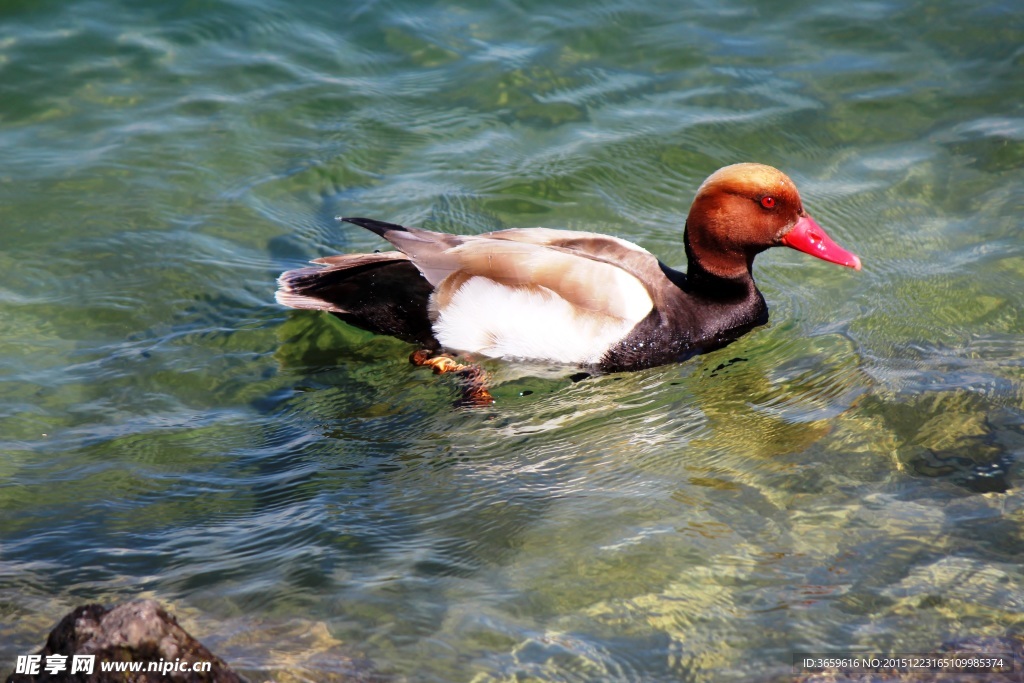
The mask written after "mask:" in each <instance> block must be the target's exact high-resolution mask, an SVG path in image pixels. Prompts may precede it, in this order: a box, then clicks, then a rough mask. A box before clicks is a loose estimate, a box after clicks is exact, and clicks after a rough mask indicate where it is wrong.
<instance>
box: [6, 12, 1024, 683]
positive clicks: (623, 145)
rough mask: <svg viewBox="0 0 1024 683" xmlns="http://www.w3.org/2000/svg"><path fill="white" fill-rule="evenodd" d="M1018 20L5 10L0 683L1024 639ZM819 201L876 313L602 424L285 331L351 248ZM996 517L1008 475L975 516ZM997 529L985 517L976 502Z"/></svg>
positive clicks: (674, 229)
mask: <svg viewBox="0 0 1024 683" xmlns="http://www.w3.org/2000/svg"><path fill="white" fill-rule="evenodd" d="M1021 93H1024V12H1022V10H1021V7H1020V4H1019V3H1017V2H1012V1H1010V0H1002V1H996V2H977V3H961V2H951V1H950V0H938V1H937V2H935V1H929V2H923V1H922V2H898V1H896V0H881V1H878V2H842V3H840V2H833V3H812V2H796V1H783V2H769V1H768V0H761V1H760V2H755V3H738V2H729V1H728V0H727V1H726V2H722V1H720V0H716V1H715V2H703V1H701V2H695V3H683V2H662V3H657V2H641V3H637V2H634V1H633V0H622V1H621V2H616V1H614V0H609V1H607V2H577V3H571V4H570V3H540V2H516V1H508V2H501V3H485V2H474V1H472V0H470V1H467V2H460V1H459V0H442V1H440V2H434V3H417V2H412V1H411V0H406V1H404V2H402V1H394V2H392V1H382V2H365V3H362V2H360V3H330V2H322V1H313V2H305V3H285V2H277V1H275V0H253V1H252V2H242V1H241V0H237V1H234V2H229V1H227V0H209V1H205V2H196V1H193V2H160V3H157V2H150V3H141V2H131V3H130V2H115V1H114V0H70V1H68V2H51V1H45V0H44V1H40V2H27V1H14V0H11V1H8V2H0V237H2V243H0V244H2V247H0V272H2V276H0V326H2V327H0V329H2V331H3V333H2V335H0V674H2V673H3V672H5V671H7V670H9V668H10V667H11V666H13V663H14V660H15V658H16V656H17V655H19V654H27V653H29V652H33V651H35V650H36V649H38V648H39V647H40V646H41V645H42V642H43V638H44V636H45V633H46V632H47V631H48V630H49V628H50V627H51V626H52V625H53V623H54V622H55V621H56V620H57V619H58V618H59V617H61V616H62V615H63V614H65V613H66V612H67V611H69V610H70V609H71V608H72V607H74V606H75V605H78V604H82V603H86V602H105V603H112V602H116V601H120V600H125V599H129V598H132V597H137V596H148V597H154V598H156V599H159V600H160V601H162V602H163V603H165V604H166V605H167V606H168V607H169V608H170V609H171V610H172V611H174V612H175V613H176V614H177V615H178V616H179V617H180V618H181V620H182V622H183V623H184V624H185V625H186V626H187V627H189V628H190V629H191V630H192V631H193V632H195V633H196V634H197V635H198V636H200V638H201V639H202V640H203V641H204V642H206V644H207V645H208V646H210V648H211V649H212V650H214V651H215V652H217V653H218V654H220V655H221V656H223V657H224V658H225V659H227V660H228V661H229V662H231V663H232V664H233V665H234V666H235V667H236V668H238V669H240V670H241V671H243V672H244V673H246V674H247V675H249V676H251V677H252V678H253V679H254V680H276V681H299V680H316V681H330V680H336V679H338V677H340V676H343V675H344V674H345V673H346V672H351V671H352V670H355V669H359V668H360V667H364V668H365V667H370V669H371V670H372V671H374V672H376V673H377V674H379V675H380V676H381V677H384V678H385V679H387V680H405V681H416V682H421V681H438V682H442V681H444V682H448V681H452V682H456V681H474V682H475V683H483V682H486V681H513V680H514V681H597V680H601V681H678V680H686V681H702V682H703V681H709V682H711V681H732V680H736V681H741V680H742V681H746V680H753V679H755V678H757V677H762V678H763V679H767V680H778V679H780V678H781V677H784V676H786V674H787V673H788V672H789V671H790V670H791V661H792V653H794V652H801V651H805V652H806V651H812V652H851V651H853V652H886V651H890V652H891V651H895V652H923V651H928V650H930V649H932V648H934V647H936V646H937V645H938V644H939V643H941V642H942V641H944V640H948V639H951V638H956V637H961V636H967V635H998V634H1002V633H1005V632H1006V631H1008V630H1009V631H1013V630H1017V631H1019V630H1020V629H1021V627H1022V626H1024V570H1022V568H1021V566H1022V561H1024V497H1022V494H1021V488H1020V483H1021V470H1020V465H1019V464H1015V458H1016V459H1019V458H1020V456H1021V455H1022V454H1024V337H1022V332H1024V322H1022V319H1021V310H1022V306H1024V286H1022V283H1024V239H1022V231H1021V221H1022V218H1021V216H1022V215H1024V174H1022V167H1024V101H1022V98H1021ZM737 161H759V162H763V163H769V164H772V165H775V166H778V167H779V168H781V169H783V170H784V171H786V172H787V173H788V174H790V175H791V176H792V177H793V178H794V180H795V181H796V183H797V185H798V186H799V187H800V188H801V192H802V194H803V198H804V203H805V205H806V206H807V208H808V209H809V211H810V212H811V213H812V215H814V216H815V218H816V219H817V220H818V222H819V223H821V225H822V226H824V227H825V228H826V229H827V230H828V231H829V232H830V234H831V235H832V236H833V237H834V238H835V239H836V241H838V242H839V243H840V244H842V245H844V246H846V247H848V248H849V249H851V250H852V251H854V252H855V253H857V254H859V255H860V256H861V258H862V259H863V261H864V264H865V267H864V270H863V272H860V273H855V272H853V271H850V270H847V269H841V268H838V267H836V266H832V265H829V264H827V263H824V262H820V261H816V260H813V259H811V258H809V257H807V256H805V255H802V254H798V253H796V252H792V251H789V250H773V251H772V252H770V253H767V254H764V255H762V256H761V257H759V259H758V262H757V265H756V268H755V276H756V278H757V281H758V284H759V286H760V288H761V290H762V291H763V293H764V295H765V298H766V299H767V300H768V302H769V306H770V308H771V315H772V319H771V323H770V324H769V325H768V326H766V327H762V328H759V329H757V330H755V331H754V332H752V333H750V334H749V335H747V336H745V337H744V338H742V339H741V340H739V341H737V342H736V343H734V344H732V345H731V346H729V347H727V348H725V349H723V350H720V351H718V352H715V353H712V354H709V355H707V356H703V357H699V358H696V359H693V360H691V361H689V362H687V363H685V364H681V365H674V366H667V367H662V368H657V369H653V370H650V371H646V372H639V373H634V374H622V375H609V376H604V377H597V378H592V379H588V380H586V381H582V382H578V383H573V382H572V381H570V380H569V378H568V376H567V375H568V374H569V373H568V372H566V371H565V370H564V369H561V370H560V369H557V368H555V369H552V368H547V367H538V366H528V367H521V366H513V365H505V364H501V363H498V362H493V363H489V364H488V370H490V371H491V372H492V373H493V374H494V375H495V377H496V382H497V386H496V388H495V389H494V392H493V393H494V394H495V396H496V398H497V403H496V404H495V405H494V406H493V408H489V409H485V410H463V409H457V408H454V407H453V405H452V404H453V401H454V400H455V399H456V397H457V388H456V386H455V385H454V384H453V383H452V382H451V381H448V380H447V379H446V378H440V379H439V378H435V377H433V376H432V375H430V374H429V373H428V372H426V371H424V370H422V369H417V368H414V367H413V366H411V365H410V364H409V363H408V362H407V356H408V354H409V352H410V351H411V350H412V349H411V348H410V347H409V346H407V345H405V344H403V343H401V342H398V341H395V340H392V339H386V338H380V337H374V336H372V335H370V334H368V333H365V332H362V331H359V330H355V329H352V328H348V327H346V326H344V325H343V324H341V323H340V322H337V321H335V320H332V319H330V318H328V317H326V316H325V315H321V314H317V313H314V312H308V311H305V312H301V311H289V310H285V309H283V308H281V307H279V306H277V305H276V304H275V303H274V302H273V289H274V278H275V277H276V276H277V274H278V273H280V272H281V271H282V270H284V269H287V268H291V267H295V266H296V265H298V264H300V263H303V262H305V261H306V260H308V259H310V258H315V257H316V256H321V255H325V254H329V253H338V252H344V251H360V250H372V249H374V248H378V247H380V246H381V245H380V243H379V242H378V241H377V240H376V238H375V237H374V236H373V235H371V234H369V233H367V232H364V231H359V230H357V229H355V228H352V227H350V226H344V227H343V226H339V225H338V224H337V223H336V222H335V221H334V220H333V217H334V216H336V215H339V214H345V215H364V216H372V217H377V218H380V219H384V220H390V221H397V222H404V223H409V224H414V225H421V226H425V227H431V228H435V229H445V230H451V231H456V232H461V233H474V232H482V231H485V230H492V229H495V228H499V227H530V226H535V225H545V226H548V227H563V228H570V229H581V230H584V229H585V230H596V231H602V232H608V233H612V234H616V235H619V236H622V237H625V238H628V239H631V240H634V241H636V242H637V243H639V244H641V245H643V246H644V247H646V248H648V249H650V250H651V251H653V252H655V253H656V254H658V255H659V256H660V257H661V258H662V259H663V260H664V261H666V262H667V263H669V264H672V265H676V266H682V265H683V264H684V261H685V257H684V255H683V247H682V242H681V232H682V222H683V217H684V215H685V212H686V210H687V209H688V207H689V202H690V200H691V199H692V197H693V192H694V190H695V189H696V187H697V185H698V184H699V183H700V181H701V180H702V179H703V178H704V177H705V176H707V175H708V174H709V173H710V172H712V171H713V170H715V169H716V168H718V167H719V166H722V165H725V164H727V163H733V162H737ZM987 472H991V473H994V476H988V477H986V476H984V475H985V474H986V473H987ZM993 488H994V489H1006V490H1005V491H1001V490H996V491H986V489H993Z"/></svg>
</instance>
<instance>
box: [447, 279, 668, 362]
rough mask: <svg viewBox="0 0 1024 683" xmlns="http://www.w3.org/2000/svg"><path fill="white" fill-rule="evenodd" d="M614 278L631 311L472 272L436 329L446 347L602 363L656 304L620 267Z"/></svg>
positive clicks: (504, 355)
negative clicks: (608, 309)
mask: <svg viewBox="0 0 1024 683" xmlns="http://www.w3.org/2000/svg"><path fill="white" fill-rule="evenodd" d="M613 280H614V282H610V283H608V284H609V286H611V287H615V288H617V289H618V290H619V291H620V292H621V293H622V295H623V298H624V299H625V300H626V301H627V302H628V305H627V306H626V308H627V312H628V313H627V316H626V317H616V316H612V315H608V314H607V313H601V312H595V311H588V310H584V309H581V308H579V307H577V306H573V305H572V304H570V303H569V302H568V301H566V300H565V299H563V298H561V297H560V296H558V295H557V294H555V293H554V292H553V291H551V290H550V289H547V288H544V287H515V286H512V287H510V286H506V285H502V284H498V283H497V282H494V281H493V280H489V279H487V278H485V277H473V278H470V279H469V280H467V281H466V282H465V283H464V284H463V285H462V286H461V287H460V288H459V289H458V291H457V292H456V293H455V294H454V296H453V297H452V298H451V301H450V303H449V304H448V305H447V306H445V307H444V309H443V310H441V311H438V313H437V318H436V320H435V321H434V335H435V336H436V337H437V340H438V341H440V342H441V344H443V345H444V346H445V347H447V348H450V349H455V350H458V351H465V352H470V353H479V354H482V355H485V356H490V357H493V358H532V359H536V360H547V361H555V362H558V363H571V364H589V363H597V362H598V361H600V360H601V357H602V356H603V355H604V354H605V352H607V351H608V349H609V348H611V347H612V345H614V344H615V343H616V342H618V341H619V340H621V339H622V338H623V337H625V336H626V335H627V334H629V331H630V330H632V329H633V327H634V326H636V324H637V323H639V322H640V321H641V320H643V319H644V317H646V316H647V314H648V313H649V312H650V310H651V307H652V303H651V297H650V295H649V294H648V293H647V290H646V289H645V288H644V286H643V285H642V284H641V283H640V281H639V280H637V279H636V278H635V277H633V276H632V275H630V274H628V273H626V272H625V271H616V273H615V276H614V277H613Z"/></svg>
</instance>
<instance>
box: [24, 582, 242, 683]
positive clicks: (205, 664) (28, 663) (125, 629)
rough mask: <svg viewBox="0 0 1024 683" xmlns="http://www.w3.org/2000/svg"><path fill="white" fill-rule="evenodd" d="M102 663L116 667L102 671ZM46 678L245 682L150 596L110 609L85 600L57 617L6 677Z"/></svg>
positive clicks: (106, 682)
mask: <svg viewBox="0 0 1024 683" xmlns="http://www.w3.org/2000/svg"><path fill="white" fill-rule="evenodd" d="M104 664H107V665H108V667H106V668H108V669H115V670H106V671H105V670H104V668H105V667H104V666H103V665H104ZM118 665H120V666H118ZM133 665H134V666H133ZM152 665H155V666H152ZM150 668H153V669H154V670H149V669H150ZM133 669H138V670H133ZM44 681H46V682H54V683H55V682H57V681H62V682H64V681H67V682H72V681H73V682H75V683H114V682H115V681H116V682H117V683H157V682H158V681H159V682H160V683H169V682H170V683H245V679H244V678H242V677H241V676H239V675H238V674H236V673H235V672H234V671H232V670H231V668H230V667H229V666H228V665H227V664H226V663H225V662H224V661H223V660H222V659H220V658H219V657H217V656H216V655H214V654H213V653H211V652H210V651H209V650H207V649H206V648H205V647H203V645H202V644H201V643H200V642H199V641H197V640H196V639H195V638H193V637H192V636H191V635H189V634H188V633H187V632H186V631H185V630H184V629H183V628H181V627H180V626H179V625H178V622H177V620H175V618H174V617H173V616H171V615H170V614H168V613H167V612H166V611H165V610H164V609H163V608H162V607H161V606H160V605H159V604H158V603H156V602H154V601H153V600H134V601H131V602H124V603H120V604H118V605H115V606H114V607H111V608H110V609H107V608H105V607H103V606H102V605H84V606H82V607H78V608H76V609H75V610H74V611H73V612H71V613H70V614H68V615H67V616H66V617H64V618H63V619H61V621H60V623H59V624H57V626H56V627H55V628H54V629H53V630H52V631H51V632H50V635H49V637H48V638H47V639H46V645H45V646H44V647H43V649H42V650H40V651H39V652H38V653H37V654H36V655H31V656H29V657H23V658H20V661H19V662H18V665H17V667H16V668H15V672H14V673H13V674H11V675H10V676H9V677H8V678H7V683H43V682H44Z"/></svg>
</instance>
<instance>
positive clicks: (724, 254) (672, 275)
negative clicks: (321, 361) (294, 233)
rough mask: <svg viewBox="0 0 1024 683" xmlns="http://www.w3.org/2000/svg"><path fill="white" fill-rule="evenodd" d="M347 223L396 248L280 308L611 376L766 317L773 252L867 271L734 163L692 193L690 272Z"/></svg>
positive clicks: (516, 232) (562, 246) (306, 285)
mask: <svg viewBox="0 0 1024 683" xmlns="http://www.w3.org/2000/svg"><path fill="white" fill-rule="evenodd" d="M341 220H342V221H345V222H348V223H352V224H355V225H358V226H361V227H363V228H366V229H367V230H370V231H372V232H374V233H376V234H377V235H379V236H380V237H382V238H383V239H385V240H387V241H388V242H390V243H391V244H392V245H394V246H395V248H396V249H397V251H387V252H380V253H373V254H345V255H341V256H329V257H326V258H321V259H317V260H315V261H313V263H314V264H317V265H316V266H313V267H307V268H300V269H298V270H291V271H288V272H286V273H284V274H282V275H281V277H280V278H279V279H278V285H279V289H278V291H277V301H278V302H279V303H281V304H284V305H285V306H290V307H292V308H302V309H315V310H322V311H329V312H331V313H333V314H334V315H336V316H337V317H339V318H341V319H342V320H344V321H346V322H348V323H351V324H353V325H355V326H357V327H360V328H363V329H366V330H370V331H372V332H376V333H380V334H387V335H392V336H395V337H398V338H400V339H403V340H406V341H408V342H412V343H414V344H418V345H420V346H421V347H423V352H422V353H421V356H420V357H421V359H423V358H429V357H431V356H433V354H434V353H435V352H438V351H442V350H446V351H455V352H463V353H467V354H478V355H481V356H487V357H492V358H508V359H534V360H542V361H551V362H556V363H564V364H570V365H578V366H588V367H594V368H597V369H600V370H602V371H606V372H608V371H619V370H637V369H640V368H647V367H651V366H655V365H660V364H664V363H671V362H675V361H679V360H682V359H685V358H688V357H689V356H692V355H694V354H696V353H701V352H704V351H709V350H711V349H714V348H718V347H720V346H723V345H725V344H727V343H729V342H731V341H733V340H734V339H736V338H737V337H739V336H740V335H742V334H744V333H746V332H747V331H749V330H750V329H752V328H754V327H756V326H758V325H762V324H764V323H765V322H767V320H768V307H767V305H766V304H765V300H764V297H763V296H761V293H760V292H759V291H758V290H757V287H756V286H755V285H754V279H753V276H752V272H751V269H752V266H753V263H754V257H755V256H756V255H757V254H759V253H760V252H762V251H764V250H765V249H768V248H770V247H775V246H780V245H784V246H787V247H791V248H793V249H797V250H799V251H802V252H805V253H807V254H810V255H812V256H816V257H818V258H820V259H824V260H826V261H830V262H832V263H837V264H839V265H842V266H847V267H850V268H854V269H856V270H860V267H861V263H860V259H859V258H857V256H855V255H854V254H852V253H850V252H848V251H846V250H845V249H843V248H842V247H840V246H839V245H837V244H836V243H835V242H833V241H832V239H831V238H829V236H828V235H827V234H826V233H825V231H824V230H822V228H821V227H820V226H819V225H818V224H817V222H815V221H814V219H813V218H811V217H810V216H809V215H808V214H807V212H806V211H804V207H803V203H802V202H801V200H800V194H799V192H797V189H796V186H795V185H794V184H793V181H792V180H790V179H789V178H788V177H787V176H786V175H785V174H784V173H782V172H781V171H779V170H778V169H775V168H772V167H771V166H765V165H762V164H752V163H744V164H735V165H732V166H726V167H725V168H722V169H720V170H718V171H716V172H715V173H713V174H712V175H711V176H710V177H709V178H708V179H707V180H705V181H704V183H703V184H702V185H701V186H700V188H699V189H698V190H697V195H696V197H695V198H694V200H693V205H692V206H691V207H690V213H689V215H688V216H687V219H686V226H685V229H684V232H683V243H684V245H685V248H686V258H687V261H688V266H687V270H686V273H682V272H679V271H676V270H673V269H672V268H669V267H668V266H666V265H664V264H663V263H661V262H660V261H658V259H657V258H655V257H654V256H653V255H652V254H651V253H650V252H648V251H647V250H645V249H643V248H641V247H639V246H637V245H635V244H633V243H631V242H627V241H626V240H623V239H619V238H617V237H610V236H607V235H600V234H596V233H589V232H575V231H567V230H551V229H546V228H527V229H510V230H500V231H497V232H490V233H485V234H482V235H473V236H461V235H449V234H445V233H439V232H431V231H428V230H421V229H419V228H411V227H404V226H401V225H396V224H393V223H385V222H383V221H378V220H373V219H370V218H342V219H341ZM415 357H416V354H414V362H415V360H416V358H415ZM456 367H460V368H464V367H466V366H456ZM435 370H437V371H441V370H440V369H439V368H438V367H435Z"/></svg>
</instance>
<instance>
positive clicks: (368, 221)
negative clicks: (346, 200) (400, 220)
mask: <svg viewBox="0 0 1024 683" xmlns="http://www.w3.org/2000/svg"><path fill="white" fill-rule="evenodd" d="M341 220H342V221H343V222H345V223H351V224H352V225H358V226H359V227H360V228H366V229H367V230H369V231H370V232H373V233H376V234H378V235H380V236H381V237H384V235H385V233H388V232H391V231H394V230H397V231H400V232H409V228H407V227H405V226H404V225H398V224H397V223H386V222H384V221H378V220H376V219H373V218H354V217H353V218H344V217H343V218H341Z"/></svg>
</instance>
